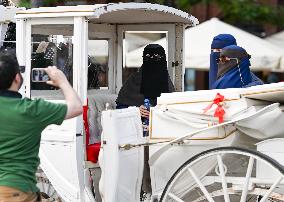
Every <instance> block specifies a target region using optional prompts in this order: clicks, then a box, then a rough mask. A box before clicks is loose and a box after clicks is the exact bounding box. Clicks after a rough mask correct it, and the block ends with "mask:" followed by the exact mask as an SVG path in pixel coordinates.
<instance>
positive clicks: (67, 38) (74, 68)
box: [25, 18, 84, 201]
mask: <svg viewBox="0 0 284 202" xmlns="http://www.w3.org/2000/svg"><path fill="white" fill-rule="evenodd" d="M75 21H76V19H75ZM77 21H78V20H77ZM53 23H54V24H53ZM73 23H74V20H73V18H66V19H64V18H62V19H54V20H53V19H33V20H30V21H28V25H29V26H27V35H28V36H31V37H27V39H28V40H27V41H26V44H27V45H26V46H27V48H26V72H30V74H26V81H29V82H26V83H25V87H26V89H27V96H30V97H31V98H32V99H36V98H43V99H46V100H48V101H50V102H55V103H65V100H64V96H63V93H62V91H61V90H59V89H58V88H55V87H52V86H50V85H47V84H46V83H44V82H32V80H36V81H37V80H41V79H42V77H43V75H41V74H39V73H37V74H35V73H32V69H34V68H44V67H47V66H51V65H54V66H57V67H58V69H60V70H61V71H62V72H63V73H64V74H65V76H66V77H67V79H68V81H69V83H70V84H71V85H72V86H73V88H74V89H75V90H76V91H77V92H78V94H79V95H80V97H84V95H83V93H82V92H83V91H82V87H81V86H82V84H80V82H78V81H79V80H80V74H79V73H78V72H79V70H78V63H81V68H82V69H81V70H80V71H83V70H84V68H83V67H82V66H83V65H84V58H82V55H80V56H79V55H78V54H80V52H79V51H78V49H79V47H80V45H81V42H80V41H78V33H77V34H76V32H78V30H79V29H78V28H76V22H75V25H73ZM74 36H77V38H76V37H74ZM82 51H83V50H82ZM75 55H76V56H75ZM75 57H78V58H80V59H79V61H78V59H74V58H75ZM82 130H83V123H82V117H81V116H79V117H76V118H73V119H69V120H65V121H64V122H63V123H62V125H60V126H57V125H50V126H48V127H47V128H46V129H45V130H44V131H43V132H42V138H41V146H40V152H39V156H40V160H41V164H40V167H41V169H42V170H43V171H44V173H45V175H46V176H47V178H48V180H49V181H50V182H51V184H52V185H53V187H54V188H55V190H56V191H57V193H58V194H59V195H60V197H61V198H62V199H63V200H64V201H82V195H83V194H82V193H83V191H82V190H83V189H84V185H83V182H82V181H83V161H84V149H83V148H84V146H83V134H82Z"/></svg>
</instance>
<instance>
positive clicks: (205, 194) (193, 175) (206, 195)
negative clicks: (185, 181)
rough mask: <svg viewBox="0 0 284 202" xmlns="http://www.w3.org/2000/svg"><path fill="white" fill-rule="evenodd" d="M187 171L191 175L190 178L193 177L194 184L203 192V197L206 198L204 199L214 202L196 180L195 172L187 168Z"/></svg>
mask: <svg viewBox="0 0 284 202" xmlns="http://www.w3.org/2000/svg"><path fill="white" fill-rule="evenodd" d="M187 170H188V171H189V173H190V174H191V176H192V177H193V179H194V180H195V182H196V183H197V184H198V186H199V188H200V189H201V191H202V192H203V194H204V196H205V197H206V199H207V200H208V201H209V202H214V200H213V198H212V197H211V196H210V194H209V193H208V191H207V189H206V188H205V187H204V185H203V184H202V183H201V181H200V180H199V179H198V177H197V175H196V174H195V172H194V171H193V170H192V169H191V168H187Z"/></svg>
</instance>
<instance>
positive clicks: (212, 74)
mask: <svg viewBox="0 0 284 202" xmlns="http://www.w3.org/2000/svg"><path fill="white" fill-rule="evenodd" d="M229 45H237V42H236V39H235V37H233V36H232V35H231V34H219V35H217V36H215V37H214V38H213V41H212V43H211V49H222V48H224V47H226V46H229ZM219 56H220V53H218V52H213V51H211V54H210V69H209V89H212V85H213V83H214V82H215V81H216V78H217V72H218V65H217V62H216V59H217V58H218V57H219Z"/></svg>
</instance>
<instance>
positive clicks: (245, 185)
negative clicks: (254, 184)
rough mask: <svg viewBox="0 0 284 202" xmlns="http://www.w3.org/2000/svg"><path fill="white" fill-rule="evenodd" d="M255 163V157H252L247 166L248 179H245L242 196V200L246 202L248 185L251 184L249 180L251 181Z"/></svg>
mask: <svg viewBox="0 0 284 202" xmlns="http://www.w3.org/2000/svg"><path fill="white" fill-rule="evenodd" d="M253 164H254V158H253V157H250V158H249V163H248V167H247V173H246V179H245V183H244V188H243V191H242V196H241V200H240V202H245V201H246V199H247V194H248V186H249V182H250V177H251V172H252V168H253Z"/></svg>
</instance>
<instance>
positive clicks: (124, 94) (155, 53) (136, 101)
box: [116, 44, 174, 108]
mask: <svg viewBox="0 0 284 202" xmlns="http://www.w3.org/2000/svg"><path fill="white" fill-rule="evenodd" d="M170 92H174V86H173V84H172V82H171V80H170V77H169V74H168V70H167V60H166V54H165V50H164V48H163V47H162V46H160V45H158V44H149V45H147V46H146V47H145V48H144V51H143V64H142V66H141V68H140V69H139V71H138V72H136V73H134V74H132V75H131V76H130V77H129V79H128V80H127V81H126V82H125V84H124V85H123V87H122V88H121V90H120V91H119V94H118V98H117V99H116V104H117V108H125V107H128V106H137V107H139V106H141V105H143V104H144V99H146V98H147V99H149V100H150V103H151V105H152V106H155V105H156V104H157V97H159V96H160V95H161V93H170Z"/></svg>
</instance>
